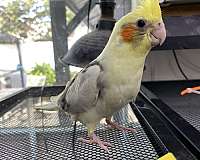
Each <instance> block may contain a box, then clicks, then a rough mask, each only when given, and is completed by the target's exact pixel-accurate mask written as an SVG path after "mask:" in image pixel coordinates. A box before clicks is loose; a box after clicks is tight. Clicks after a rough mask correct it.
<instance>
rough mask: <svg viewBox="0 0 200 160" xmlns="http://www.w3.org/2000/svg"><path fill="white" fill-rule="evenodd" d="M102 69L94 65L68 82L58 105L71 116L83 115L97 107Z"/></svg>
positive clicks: (98, 65)
mask: <svg viewBox="0 0 200 160" xmlns="http://www.w3.org/2000/svg"><path fill="white" fill-rule="evenodd" d="M102 71H103V70H102V67H101V65H100V64H98V63H92V64H90V65H89V66H88V67H86V68H84V69H83V70H82V71H81V72H79V73H78V74H77V75H76V77H74V78H73V79H72V80H71V81H70V82H68V84H67V86H66V88H65V90H64V91H63V92H62V94H61V95H60V97H59V100H58V105H59V106H61V107H62V109H64V111H66V112H68V113H71V114H78V113H83V112H85V111H87V110H89V109H90V108H92V107H95V106H96V102H97V99H98V96H99V93H100V91H101V87H100V86H101V84H100V83H101V82H100V79H101V78H100V76H101V75H102V74H101V72H102Z"/></svg>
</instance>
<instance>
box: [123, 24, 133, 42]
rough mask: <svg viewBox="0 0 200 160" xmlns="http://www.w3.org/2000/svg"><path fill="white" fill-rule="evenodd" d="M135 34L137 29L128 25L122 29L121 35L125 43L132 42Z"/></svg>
mask: <svg viewBox="0 0 200 160" xmlns="http://www.w3.org/2000/svg"><path fill="white" fill-rule="evenodd" d="M134 32H135V27H134V26H133V25H132V24H128V25H126V26H123V27H122V30H121V33H120V35H121V37H122V39H123V40H124V41H126V42H130V41H132V40H133V34H134Z"/></svg>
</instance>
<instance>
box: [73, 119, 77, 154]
mask: <svg viewBox="0 0 200 160" xmlns="http://www.w3.org/2000/svg"><path fill="white" fill-rule="evenodd" d="M76 122H77V120H75V122H74V130H73V137H72V148H73V153H74V156H75V158H76V154H75V142H76V139H75V138H76V125H77V124H76Z"/></svg>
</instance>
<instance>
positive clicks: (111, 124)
mask: <svg viewBox="0 0 200 160" xmlns="http://www.w3.org/2000/svg"><path fill="white" fill-rule="evenodd" d="M106 123H107V124H108V125H110V126H111V127H112V128H115V129H118V130H120V131H130V132H136V129H134V128H127V127H124V126H121V125H119V124H117V123H114V122H112V121H111V120H109V119H106Z"/></svg>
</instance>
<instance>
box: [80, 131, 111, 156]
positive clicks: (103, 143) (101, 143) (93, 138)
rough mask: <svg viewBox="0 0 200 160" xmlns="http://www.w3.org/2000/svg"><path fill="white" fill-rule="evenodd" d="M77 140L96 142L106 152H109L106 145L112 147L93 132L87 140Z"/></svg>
mask: <svg viewBox="0 0 200 160" xmlns="http://www.w3.org/2000/svg"><path fill="white" fill-rule="evenodd" d="M78 140H79V141H81V142H83V143H89V144H98V145H99V146H100V147H101V148H102V149H104V150H105V151H106V152H108V153H109V150H108V147H112V145H111V144H110V143H108V142H103V141H101V140H100V138H99V137H97V136H96V135H95V134H94V133H93V134H92V135H91V136H90V139H89V140H87V139H84V138H79V139H78Z"/></svg>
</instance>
